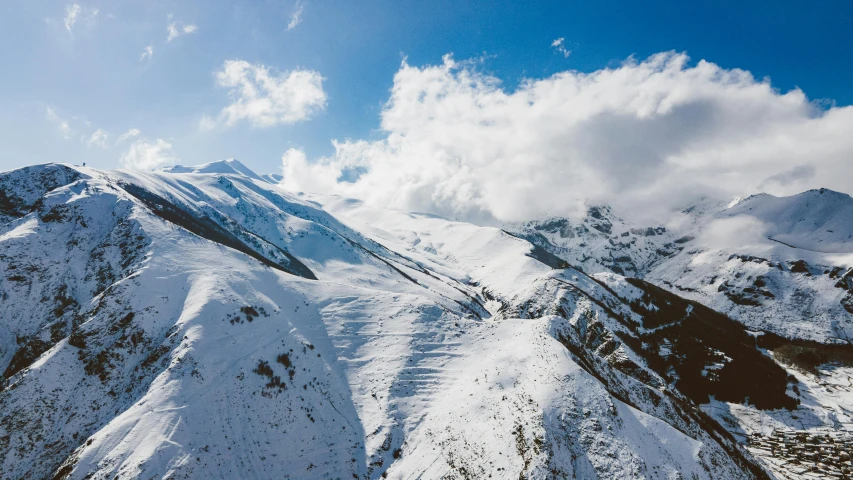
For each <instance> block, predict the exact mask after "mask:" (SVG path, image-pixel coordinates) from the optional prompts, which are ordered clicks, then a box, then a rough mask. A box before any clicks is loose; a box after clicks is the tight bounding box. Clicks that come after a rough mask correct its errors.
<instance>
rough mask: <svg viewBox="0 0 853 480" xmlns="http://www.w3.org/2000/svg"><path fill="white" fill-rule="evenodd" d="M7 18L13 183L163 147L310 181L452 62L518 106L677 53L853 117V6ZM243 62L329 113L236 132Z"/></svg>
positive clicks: (7, 5) (172, 11)
mask: <svg viewBox="0 0 853 480" xmlns="http://www.w3.org/2000/svg"><path fill="white" fill-rule="evenodd" d="M0 8H2V10H3V12H2V15H0V61H2V64H3V65H4V66H5V67H6V68H4V75H3V77H2V80H0V82H2V86H3V88H2V89H0V169H9V168H14V167H18V166H22V165H26V164H31V163H43V162H48V161H67V162H72V163H80V162H83V161H86V162H88V163H89V164H90V165H94V166H98V167H104V168H117V167H119V166H120V165H121V163H120V159H121V158H122V157H123V156H127V155H128V151H129V149H130V147H131V145H132V144H133V142H136V141H140V140H146V141H147V142H148V143H146V144H144V145H141V146H140V148H141V147H146V146H147V147H151V146H152V145H154V146H156V145H160V146H164V145H168V146H169V148H165V147H164V148H160V149H159V150H157V152H159V153H160V154H164V155H166V157H167V160H168V161H169V162H178V163H182V164H198V163H203V162H207V161H212V160H216V159H221V158H228V157H236V158H238V159H240V160H242V161H243V162H244V163H246V164H247V165H249V166H251V167H252V168H253V169H256V170H258V171H260V172H279V171H281V168H282V154H283V153H285V152H287V151H290V149H295V150H297V151H298V152H300V153H301V154H304V155H305V156H306V157H307V159H308V161H309V163H310V162H311V161H315V159H317V158H320V157H327V156H330V155H335V152H336V149H335V147H333V145H332V140H339V141H343V140H346V139H349V140H352V141H355V140H366V141H373V142H376V141H383V139H385V138H386V136H387V135H388V133H387V130H388V129H387V128H385V129H384V131H383V129H381V128H380V122H381V118H382V114H383V111H384V110H385V109H386V108H387V103H388V102H389V99H390V89H391V88H392V87H393V86H394V85H395V83H394V82H395V74H397V73H398V72H400V71H401V62H402V60H403V58H405V59H406V62H407V64H408V65H410V66H413V67H416V68H427V67H429V66H437V65H442V62H443V60H442V56H443V55H445V54H448V53H452V55H453V59H455V60H456V61H464V60H469V59H474V60H475V61H474V62H473V63H472V64H471V65H475V66H474V67H471V68H473V69H474V70H475V71H476V72H477V73H478V74H482V75H487V76H489V77H490V78H491V80H494V81H497V80H499V81H500V82H501V87H500V88H501V89H502V91H504V92H507V93H511V92H513V91H515V89H517V88H518V87H519V85H521V84H523V82H524V81H525V79H532V80H538V79H545V78H548V77H549V76H551V75H553V74H555V73H557V72H561V71H566V70H571V71H577V72H595V71H598V70H601V69H604V68H614V69H615V68H619V67H620V65H622V64H623V62H624V61H625V60H626V59H628V58H629V57H633V58H634V59H636V60H637V61H639V62H642V61H644V60H645V59H646V58H647V57H649V56H650V55H653V54H656V53H658V52H666V51H675V52H683V53H686V54H687V55H689V57H690V63H689V65H696V63H697V62H698V61H699V60H701V59H705V60H707V61H709V62H712V63H714V64H715V65H716V66H718V67H719V68H720V69H722V70H723V71H729V69H734V68H739V69H743V70H747V71H749V72H751V73H752V75H753V76H754V77H755V78H756V79H757V81H758V82H761V81H762V80H763V79H765V78H769V79H770V81H771V82H772V87H773V88H774V89H775V90H776V91H778V92H779V93H782V94H784V93H785V92H788V91H789V90H791V89H793V88H797V87H798V88H800V89H801V90H802V91H803V92H804V93H805V95H806V96H807V97H808V101H814V100H818V102H817V103H815V104H814V105H819V106H820V108H823V109H827V108H830V107H831V106H832V105H835V106H836V107H844V106H846V105H849V104H851V102H853V90H852V89H851V88H850V85H853V34H851V33H850V32H853V3H851V2H845V1H835V2H829V1H827V2H823V1H816V2H809V3H807V4H804V3H802V2H674V1H673V2H627V1H626V2H615V1H601V2H588V1H583V2H579V1H574V2H531V3H526V4H525V3H522V2H508V1H494V2H485V1H484V2H455V1H431V2H399V1H361V2H319V1H312V0H304V1H302V0H301V1H299V2H295V1H291V0H285V1H272V0H269V1H252V2H248V1H245V2H236V1H223V0H208V1H195V2H190V1H184V2H166V1H146V2H142V1H134V2H105V1H96V0H74V1H70V2H69V1H61V2H54V1H39V2H31V1H19V0H10V1H7V2H4V4H3V6H2V7H0ZM72 14H73V15H72ZM294 15H295V17H294ZM70 17H73V19H71V23H70V25H69V23H68V21H69V18H70ZM294 18H297V21H294ZM289 27H290V28H289ZM170 28H172V29H174V33H175V34H176V35H175V34H173V35H172V36H173V37H174V38H172V39H171V40H169V35H170V34H169V29H170ZM558 39H563V40H562V42H558V44H556V45H555V41H556V40H558ZM148 47H150V48H151V54H150V55H148V54H147V53H146V52H147V50H146V49H147V48H148ZM229 60H239V61H242V62H245V63H244V64H243V65H246V66H247V67H246V68H249V69H250V70H249V71H250V72H255V73H257V70H251V69H255V68H266V69H267V70H266V71H267V72H268V74H269V75H270V76H271V78H273V79H284V78H285V77H286V75H287V74H288V73H289V72H293V71H297V72H308V73H313V74H315V75H316V77H315V78H314V83H311V82H309V84H306V85H308V86H313V87H316V88H315V89H321V93H322V95H323V97H324V98H323V99H322V100H318V99H315V100H314V101H313V103H312V102H311V101H309V103H307V104H306V105H307V107H306V109H304V111H300V112H298V113H297V114H296V117H293V118H297V117H298V118H297V119H296V120H293V118H291V119H290V120H282V119H281V118H279V119H277V120H273V121H271V122H267V124H259V123H258V122H257V121H256V120H252V117H251V116H250V114H247V113H245V112H244V114H241V115H243V116H240V115H237V116H236V117H228V116H227V115H226V114H225V113H224V112H223V109H224V108H226V107H227V106H228V105H230V104H231V103H232V102H233V101H234V98H235V97H234V95H238V96H239V93H240V92H238V91H234V90H233V88H234V85H236V84H233V85H232V86H231V87H229V86H227V85H225V84H223V83H222V82H221V81H219V80H217V78H218V77H217V76H216V75H217V72H222V71H224V62H226V61H229ZM320 77H322V81H321V83H319V82H320V80H319V79H320ZM306 81H307V80H306ZM315 93H317V92H315ZM284 94H287V92H285V93H284ZM304 106H305V105H303V107H304ZM283 108H290V107H283ZM203 118H206V119H207V123H208V124H209V125H208V126H207V127H208V128H200V122H201V123H204V122H203V121H202V119H203ZM133 129H135V130H138V131H139V133H138V134H137V135H135V136H128V137H127V138H126V139H124V140H123V141H121V142H119V143H117V140H118V139H119V137H120V136H121V135H123V134H125V133H127V132H131V133H132V132H134V130H133ZM98 130H101V131H102V133H97V132H98ZM158 142H162V143H158ZM155 150H156V148H155ZM137 153H138V152H137ZM164 161H165V160H164ZM364 168H368V167H364ZM771 173H772V172H771ZM777 173H778V172H777Z"/></svg>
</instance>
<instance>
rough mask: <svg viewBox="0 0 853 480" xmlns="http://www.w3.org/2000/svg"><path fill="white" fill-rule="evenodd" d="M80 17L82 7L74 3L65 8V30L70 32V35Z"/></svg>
mask: <svg viewBox="0 0 853 480" xmlns="http://www.w3.org/2000/svg"><path fill="white" fill-rule="evenodd" d="M78 15H80V5H78V4H76V3H72V4H70V5H66V6H65V29H66V30H68V33H69V34H70V33H71V30H72V29H73V28H74V24H75V23H77V16H78Z"/></svg>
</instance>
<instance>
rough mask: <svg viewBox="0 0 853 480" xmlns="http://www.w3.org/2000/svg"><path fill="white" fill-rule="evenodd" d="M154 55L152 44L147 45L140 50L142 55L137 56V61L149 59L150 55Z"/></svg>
mask: <svg viewBox="0 0 853 480" xmlns="http://www.w3.org/2000/svg"><path fill="white" fill-rule="evenodd" d="M153 56H154V46H153V45H148V46H147V47H145V50H143V51H142V55H141V56H140V57H139V61H140V62H141V61H143V60H151V57H153Z"/></svg>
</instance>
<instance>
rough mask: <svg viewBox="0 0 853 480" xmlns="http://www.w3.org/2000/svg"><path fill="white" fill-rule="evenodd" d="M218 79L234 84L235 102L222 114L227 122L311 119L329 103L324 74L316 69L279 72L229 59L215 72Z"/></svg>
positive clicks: (262, 124) (267, 124)
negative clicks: (324, 86)
mask: <svg viewBox="0 0 853 480" xmlns="http://www.w3.org/2000/svg"><path fill="white" fill-rule="evenodd" d="M216 81H217V83H218V84H219V85H220V86H222V87H229V88H231V98H232V100H233V102H232V103H231V104H230V105H228V106H227V107H225V108H224V109H222V112H220V114H219V121H220V122H223V123H224V124H225V125H226V126H231V125H233V124H235V123H237V122H239V121H240V120H248V121H249V122H251V124H252V125H253V126H255V127H270V126H273V125H279V124H292V123H296V122H300V121H303V120H308V119H309V118H310V117H311V116H312V115H313V114H314V113H316V112H318V111H321V110H323V109H324V108H325V106H326V92H324V91H323V77H322V76H320V74H319V73H318V72H316V71H314V70H293V71H290V72H284V73H281V74H278V75H276V74H275V73H271V72H270V70H269V69H268V68H267V67H265V66H263V65H252V64H250V63H249V62H246V61H243V60H228V61H226V62H225V63H224V64H223V65H222V70H220V71H219V72H216Z"/></svg>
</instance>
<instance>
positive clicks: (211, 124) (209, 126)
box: [198, 115, 216, 132]
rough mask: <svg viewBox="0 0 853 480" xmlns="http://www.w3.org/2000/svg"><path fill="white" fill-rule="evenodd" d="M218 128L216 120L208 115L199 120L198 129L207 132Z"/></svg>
mask: <svg viewBox="0 0 853 480" xmlns="http://www.w3.org/2000/svg"><path fill="white" fill-rule="evenodd" d="M214 128H216V120H214V119H213V118H210V117H209V116H207V115H202V116H201V119H199V121H198V129H199V130H201V131H202V132H207V131H210V130H213V129H214Z"/></svg>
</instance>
